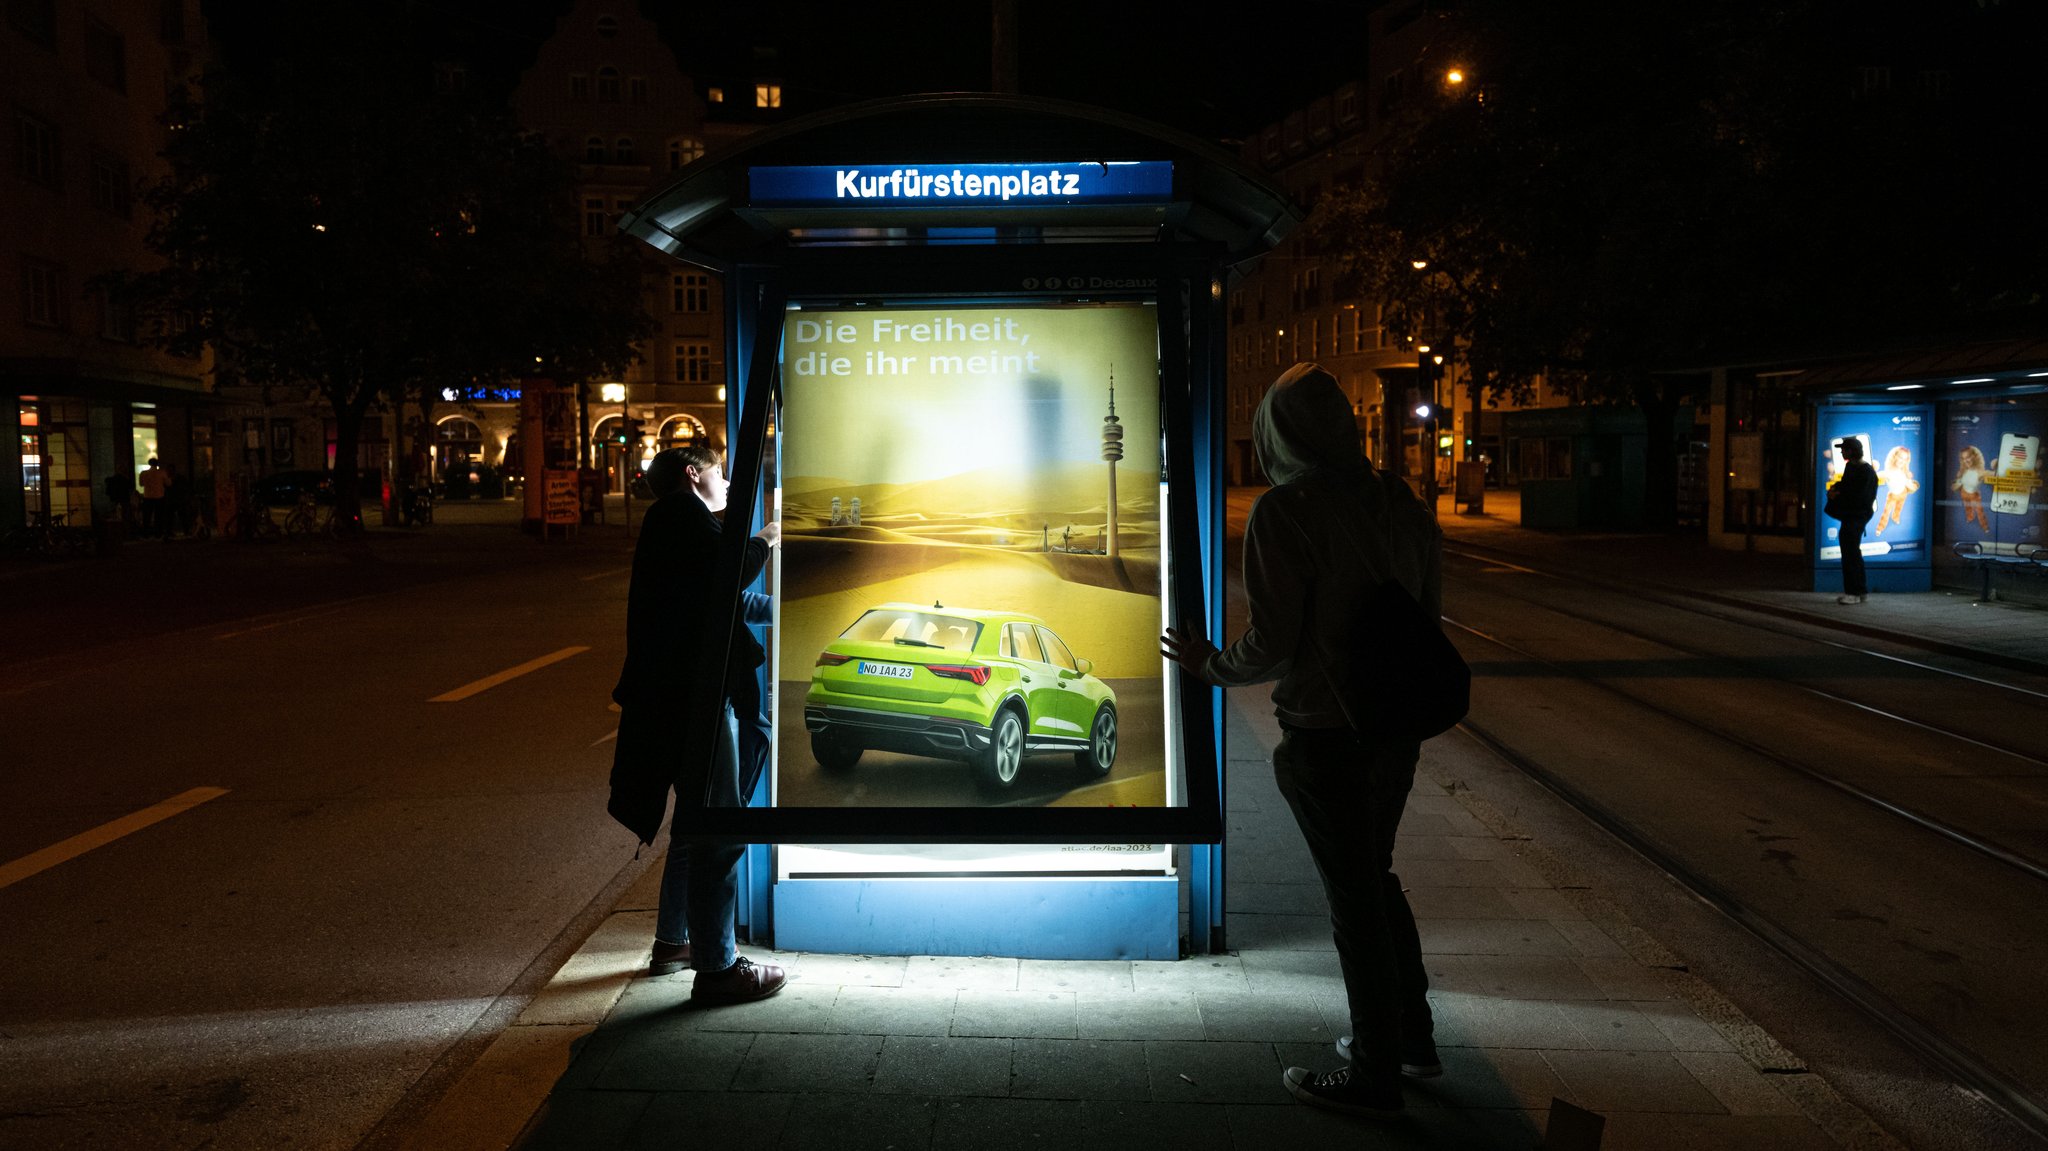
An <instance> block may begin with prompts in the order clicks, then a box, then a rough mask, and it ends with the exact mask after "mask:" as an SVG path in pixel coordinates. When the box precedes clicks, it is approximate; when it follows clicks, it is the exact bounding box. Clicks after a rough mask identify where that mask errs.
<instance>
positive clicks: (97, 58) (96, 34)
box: [85, 16, 128, 92]
mask: <svg viewBox="0 0 2048 1151" xmlns="http://www.w3.org/2000/svg"><path fill="white" fill-rule="evenodd" d="M85 74H86V75H88V76H91V77H92V78H93V79H95V80H98V81H99V82H100V83H102V84H105V85H106V86H107V87H109V88H112V89H113V90H114V91H116V92H126V91H127V90H128V43H127V41H126V40H124V39H123V38H122V36H121V34H120V33H119V32H116V31H114V30H113V29H112V28H109V27H107V26H106V25H105V24H102V23H100V22H99V21H97V20H95V19H93V18H92V17H90V16H87V17H86V18H85Z"/></svg>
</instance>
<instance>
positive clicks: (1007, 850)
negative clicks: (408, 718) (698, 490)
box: [621, 94, 1302, 959]
mask: <svg viewBox="0 0 2048 1151" xmlns="http://www.w3.org/2000/svg"><path fill="white" fill-rule="evenodd" d="M1301 218H1302V214H1301V212H1300V211H1299V210H1298V209H1297V208H1296V207H1294V206H1293V205H1292V204H1290V203H1289V202H1288V201H1287V199H1286V197H1285V196H1284V195H1283V194H1282V193H1281V192H1280V191H1279V190H1278V189H1276V188H1274V187H1272V186H1271V185H1269V184H1267V183H1266V182H1265V181H1264V180H1262V179H1261V178H1260V177H1259V176H1257V175H1255V174H1253V173H1252V172H1250V171H1249V170H1247V169H1245V168H1244V167H1242V166H1241V165H1240V164H1239V163H1238V162H1237V161H1236V160H1235V158H1234V157H1232V156H1230V155H1229V154H1228V153H1225V152H1223V151H1221V150H1220V149H1217V148H1215V147H1213V146H1211V145H1209V144H1207V143H1205V142H1203V141H1200V140H1197V139H1195V138H1192V137H1189V136H1186V135H1183V134H1181V133H1178V132H1175V131H1172V130H1170V129H1166V128H1164V127H1161V126H1159V125H1157V124H1153V123H1150V122H1147V121H1143V120H1139V119H1136V118H1133V117H1129V116H1125V115H1122V114H1119V113H1115V112H1110V111H1106V110H1103V109H1099V108H1093V107H1086V106H1081V105H1075V104H1069V103H1061V102H1053V101H1045V100H1036V99H1024V98H1018V97H1013V96H996V95H976V94H943V95H926V96H915V97H908V98H901V99H891V100H884V101H876V102H872V103H867V104H861V105H856V106H852V107H849V108H845V109H841V110H835V111H832V112H828V113H824V114H820V115H816V116H811V117H808V118H805V119H801V120H796V121H792V122H790V123H788V124H786V125H783V126H781V127H779V128H777V129H774V130H771V131H767V132H763V133H761V134H759V135H756V136H752V137H749V138H747V139H746V140H744V141H742V142H740V143H739V144H738V145H736V146H735V147H733V148H731V149H729V150H727V151H725V152H724V153H722V154H718V155H714V156H710V157H707V158H705V159H703V160H701V161H698V162H697V163H694V164H691V165H689V166H688V167H687V168H685V169H683V171H682V172H681V173H680V174H679V175H678V177H677V179H676V180H675V181H674V182H673V183H671V184H669V185H668V186H667V187H665V188H663V189H661V190H660V191H659V192H657V193H655V194H653V195H651V196H650V197H649V198H648V199H647V200H646V201H645V202H644V203H642V204H641V205H640V206H638V207H637V208H636V209H635V210H634V211H633V212H631V213H629V214H628V215H627V216H626V217H625V218H624V220H623V221H622V224H621V227H622V228H623V229H624V230H625V231H627V232H629V233H630V234H632V235H634V236H636V237H638V238H640V239H642V240H644V241H646V242H647V243H649V244H651V245H652V246H654V247H655V248H657V249H659V250H660V251H661V252H663V253H666V254H667V255H669V256H672V257H674V258H675V259H677V260H680V261H682V262H684V263H687V264H691V265H694V266H697V267H701V268H705V269H709V270H711V271H713V272H716V273H717V274H718V275H719V276H720V277H721V278H722V282H723V284H724V286H725V291H726V292H727V293H728V298H727V308H726V315H727V317H728V320H727V332H726V342H727V348H726V365H727V378H726V383H727V387H728V389H729V394H731V395H733V396H734V397H735V398H736V402H735V403H734V404H732V405H731V409H730V414H729V417H728V418H729V429H728V436H729V441H728V442H729V443H730V444H731V461H730V462H731V467H732V488H731V502H730V505H729V510H728V511H727V513H726V520H725V525H726V526H725V531H724V534H723V538H722V543H721V554H720V556H719V567H718V571H719V573H720V581H719V585H718V586H716V587H714V588H712V589H709V590H708V591H707V592H706V593H705V594H706V595H707V596H709V597H710V603H711V604H712V607H713V610H714V611H715V612H727V611H732V612H736V611H738V601H739V593H740V591H741V590H742V589H741V588H740V586H739V581H740V573H741V566H742V550H743V546H744V543H745V540H746V538H747V536H748V535H749V534H750V533H752V532H753V531H754V530H756V529H757V528H758V526H759V525H760V524H761V523H762V522H763V521H764V520H766V519H774V520H777V521H779V522H780V524H781V525H782V533H783V534H782V546H781V548H780V549H779V552H778V554H777V555H776V556H775V557H774V558H773V560H772V561H771V565H770V569H769V571H768V572H767V573H766V575H765V576H764V580H763V585H762V586H761V587H760V588H758V589H756V590H764V591H766V592H768V593H769V595H770V596H771V599H772V602H773V604H774V613H773V622H772V623H771V624H770V625H768V627H767V629H766V634H765V643H766V647H767V649H768V652H769V660H768V664H767V666H766V667H765V668H764V669H763V671H762V675H763V680H764V682H763V685H762V686H763V690H764V696H763V698H765V699H767V700H769V701H770V705H769V706H770V714H769V719H770V722H771V724H772V729H773V733H774V752H773V756H772V758H771V763H770V767H769V769H768V771H767V772H766V773H765V775H764V778H763V779H762V781H761V782H760V784H759V786H757V787H756V788H755V789H754V791H753V793H752V795H751V796H750V797H749V800H748V803H747V805H746V806H744V807H740V808H713V807H707V806H705V805H704V804H703V801H702V797H701V796H694V795H691V796H684V797H682V799H681V800H679V802H680V803H681V804H682V805H683V808H684V810H683V811H682V813H681V824H682V826H683V827H684V828H685V829H688V831H689V832H690V834H692V835H694V836H701V837H706V838H717V839H724V840H727V841H732V840H739V841H743V842H746V843H748V844H750V845H753V846H750V848H749V849H748V852H747V856H746V862H745V864H744V880H743V882H744V885H745V890H744V894H743V898H742V919H743V921H744V922H745V925H746V928H747V931H748V933H749V934H750V935H751V936H752V937H754V938H757V939H761V938H767V939H772V941H773V943H774V945H775V946H776V947H778V948H781V949H786V950H810V951H833V952H863V953H871V954H953V955H985V954H986V955H1010V956H1023V957H1030V958H1150V959H1161V958H1174V957H1176V956H1177V955H1179V954H1181V951H1182V947H1183V941H1184V943H1185V947H1186V948H1187V949H1188V950H1191V951H1196V952H1199V951H1206V950H1211V949H1215V948H1220V947H1221V946H1222V945H1223V925H1224V894H1225V893H1224V887H1223V874H1224V872H1223V853H1224V851H1225V850H1226V849H1227V843H1226V839H1225V834H1224V820H1223V810H1224V796H1223V773H1222V749H1223V725H1222V709H1221V703H1222V700H1221V694H1220V692H1218V691H1216V690H1215V689H1212V688H1210V687H1208V686H1207V685H1204V684H1201V683H1200V682H1198V681H1195V680H1193V679H1191V678H1189V677H1187V676H1185V675H1184V674H1183V673H1181V672H1180V671H1179V670H1178V669H1177V668H1175V667H1173V666H1172V665H1170V664H1168V663H1166V662H1165V661H1164V660H1162V659H1161V657H1160V655H1159V651H1158V644H1157V637H1158V634H1159V631H1160V629H1161V628H1162V627H1163V626H1166V625H1168V624H1173V625H1176V626H1182V627H1186V628H1189V629H1199V630H1200V631H1202V632H1204V633H1206V634H1208V635H1211V636H1217V637H1220V636H1221V634H1222V630H1223V531H1224V518H1223V500H1224V488H1223V485H1224V475H1225V471H1224V457H1223V450H1224V439H1223V432H1224V427H1225V413H1224V408H1223V400H1224V379H1225V366H1226V364H1225V347H1226V342H1225V324H1224V310H1223V302H1224V299H1225V297H1226V294H1227V291H1228V289H1229V287H1230V283H1229V280H1230V277H1231V276H1232V275H1233V271H1234V269H1236V268H1238V267H1239V266H1240V265H1243V264H1245V263H1246V262H1247V261H1250V260H1253V259H1255V258H1256V257H1258V256H1259V255H1260V254H1262V253H1263V252H1265V251H1267V250H1268V249H1270V248H1271V247H1272V246H1273V245H1275V244H1276V243H1278V242H1279V241H1280V240H1281V239H1282V238H1283V237H1284V236H1286V235H1287V234H1288V233H1289V232H1290V231H1291V230H1292V229H1294V228H1295V227H1296V226H1297V225H1298V224H1299V223H1300V221H1301ZM713 634H721V633H720V632H719V631H718V629H716V628H714V629H713ZM678 706H679V712H678V716H677V719H678V724H677V730H678V732H679V733H680V734H679V742H680V745H681V754H683V755H686V756H706V757H708V754H709V744H708V736H705V735H703V734H702V733H705V732H708V731H710V730H711V725H712V722H713V716H714V715H715V714H716V708H717V706H718V701H717V700H716V699H715V698H710V697H709V696H706V697H703V698H696V699H691V700H684V701H679V705H678ZM1184 897H1185V907H1186V921H1185V923H1186V925H1185V927H1183V921H1182V911H1183V898H1184Z"/></svg>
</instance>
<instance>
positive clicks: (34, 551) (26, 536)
mask: <svg viewBox="0 0 2048 1151" xmlns="http://www.w3.org/2000/svg"><path fill="white" fill-rule="evenodd" d="M64 515H65V513H63V512H45V511H33V512H30V513H29V522H28V523H26V524H23V525H22V526H21V527H18V528H15V529H14V530H13V531H10V532H8V533H7V535H6V538H5V539H0V550H4V551H9V552H20V553H22V554H24V555H28V556H31V557H33V558H36V559H54V558H56V557H58V556H60V555H71V556H82V555H90V554H91V553H92V550H93V537H92V532H91V531H89V530H87V529H85V528H78V527H67V526H65V523H64Z"/></svg>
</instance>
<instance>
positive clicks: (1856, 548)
mask: <svg viewBox="0 0 2048 1151" xmlns="http://www.w3.org/2000/svg"><path fill="white" fill-rule="evenodd" d="M1869 523H1870V521H1869V520H1845V521H1843V523H1842V527H1841V531H1840V532H1839V533H1838V534H1839V536H1840V539H1841V542H1842V592H1843V594H1845V595H1869V594H1870V584H1869V583H1868V582H1866V581H1865V579H1864V576H1863V529H1864V528H1865V527H1867V526H1869Z"/></svg>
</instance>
